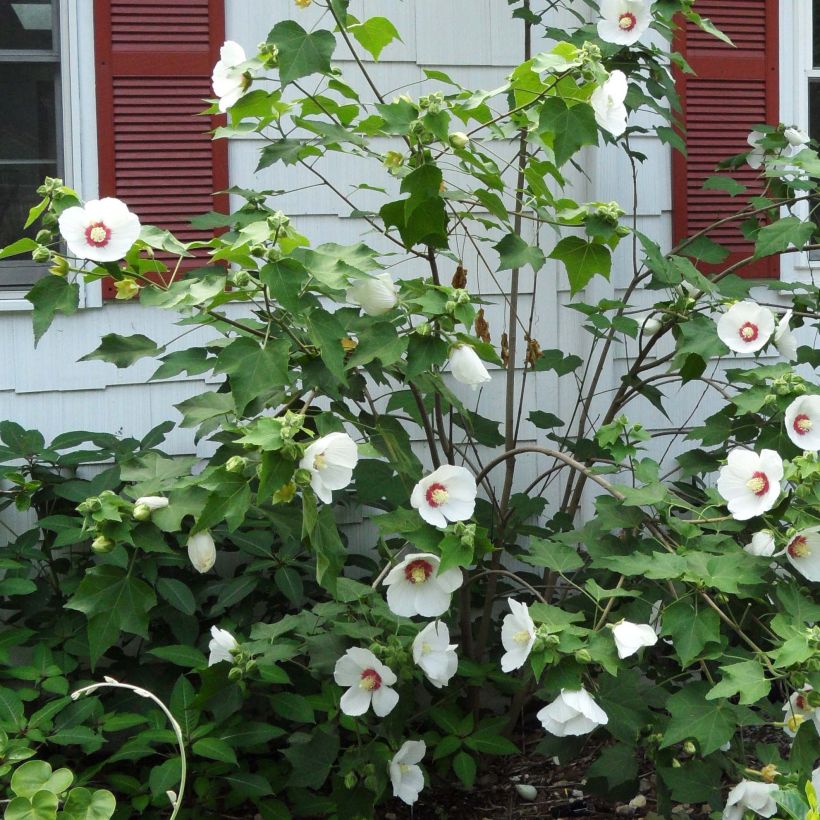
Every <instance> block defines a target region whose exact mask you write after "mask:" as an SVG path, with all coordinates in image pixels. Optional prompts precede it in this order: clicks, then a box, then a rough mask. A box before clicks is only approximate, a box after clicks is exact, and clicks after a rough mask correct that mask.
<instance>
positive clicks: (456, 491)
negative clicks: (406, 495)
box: [410, 464, 478, 528]
mask: <svg viewBox="0 0 820 820" xmlns="http://www.w3.org/2000/svg"><path fill="white" fill-rule="evenodd" d="M477 494H478V489H477V488H476V484H475V478H474V477H473V474H472V473H471V472H470V471H469V470H468V469H466V468H465V467H456V466H454V465H452V464H443V465H442V466H441V467H439V468H438V469H437V470H434V471H433V472H432V473H430V475H428V476H425V477H424V478H422V479H421V481H419V482H418V484H416V486H415V487H413V492H412V493H411V495H410V506H411V507H412V508H413V509H414V510H418V511H419V515H420V516H421V517H422V518H423V519H424V520H425V521H426V522H427V523H428V524H432V525H433V526H434V527H439V528H444V527H446V526H447V522H448V521H466V520H467V519H468V518H471V517H472V515H473V510H474V509H475V499H476V495H477Z"/></svg>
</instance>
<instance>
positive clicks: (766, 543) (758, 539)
mask: <svg viewBox="0 0 820 820" xmlns="http://www.w3.org/2000/svg"><path fill="white" fill-rule="evenodd" d="M743 549H744V551H745V552H748V553H749V555H755V556H757V557H758V558H771V556H772V555H774V533H773V532H772V531H771V530H760V532H756V533H755V534H754V535H753V536H752V540H751V542H750V543H748V544H746V545H745V546H744V547H743Z"/></svg>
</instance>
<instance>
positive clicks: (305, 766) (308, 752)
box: [282, 726, 339, 789]
mask: <svg viewBox="0 0 820 820" xmlns="http://www.w3.org/2000/svg"><path fill="white" fill-rule="evenodd" d="M282 753H283V754H284V756H285V757H286V758H287V759H288V761H289V762H290V765H291V766H292V767H293V770H292V771H291V773H290V778H289V780H288V785H289V786H291V787H294V786H295V787H299V786H301V787H304V788H309V789H319V788H321V787H322V784H323V783H324V782H325V780H327V777H328V775H329V774H330V768H331V766H332V765H333V764H334V763H335V761H336V756H337V755H338V754H339V736H338V734H336V732H335V731H329V730H328V729H327V728H326V727H324V726H320V727H317V728H316V729H314V730H313V731H312V732H311V733H310V734H307V733H305V732H295V733H293V734H292V735H291V736H290V746H289V747H288V748H287V749H284V750H283V752H282Z"/></svg>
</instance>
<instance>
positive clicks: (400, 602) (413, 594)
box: [384, 552, 464, 618]
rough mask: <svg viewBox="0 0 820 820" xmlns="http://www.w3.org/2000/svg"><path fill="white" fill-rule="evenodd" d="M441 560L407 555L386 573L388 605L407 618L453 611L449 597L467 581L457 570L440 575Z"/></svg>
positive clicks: (394, 611)
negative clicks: (450, 609)
mask: <svg viewBox="0 0 820 820" xmlns="http://www.w3.org/2000/svg"><path fill="white" fill-rule="evenodd" d="M440 563H441V562H440V560H439V559H438V558H437V557H436V556H435V555H432V554H431V553H429V552H418V553H414V554H413V555H408V556H407V558H405V559H404V560H403V561H402V562H401V563H400V564H396V566H395V567H393V569H391V570H390V572H389V573H387V577H386V578H385V579H384V585H385V586H386V587H387V605H388V606H389V607H390V611H391V612H393V613H395V614H396V615H402V616H404V617H405V618H412V617H413V615H421V616H422V617H424V618H437V617H438V616H439V615H443V614H444V613H445V612H446V611H447V610H448V609H449V608H450V597H451V596H452V594H453V592H455V591H456V590H457V589H458V588H459V587H460V586H461V584H462V582H463V580H464V578H463V576H462V574H461V570H460V569H459V568H458V567H451V568H450V569H446V570H444V572H442V573H439V572H438V568H439V564H440Z"/></svg>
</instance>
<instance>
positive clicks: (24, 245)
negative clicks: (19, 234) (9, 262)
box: [0, 226, 57, 278]
mask: <svg viewBox="0 0 820 820" xmlns="http://www.w3.org/2000/svg"><path fill="white" fill-rule="evenodd" d="M26 227H28V226H26ZM36 247H37V243H36V242H35V241H34V240H33V239H30V238H29V237H25V236H24V237H23V238H22V239H18V240H17V241H16V242H12V243H11V245H6V246H5V247H4V248H0V259H8V258H9V257H10V256H17V255H18V254H21V253H28V252H29V251H33V250H34V249H35V248H36ZM55 278H57V277H55Z"/></svg>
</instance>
